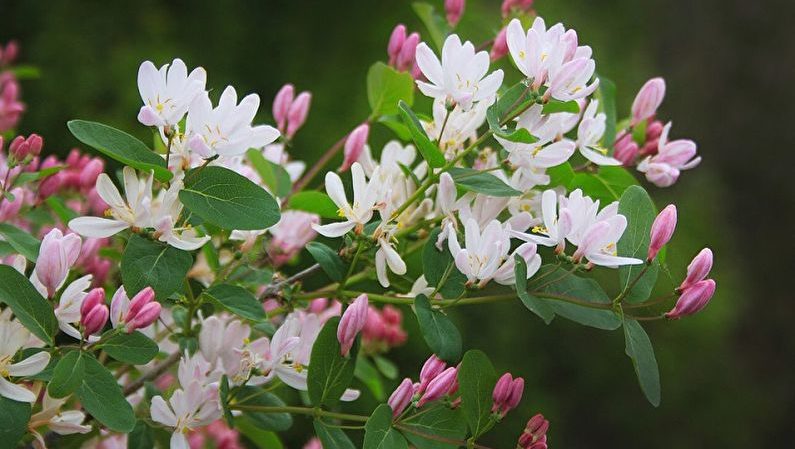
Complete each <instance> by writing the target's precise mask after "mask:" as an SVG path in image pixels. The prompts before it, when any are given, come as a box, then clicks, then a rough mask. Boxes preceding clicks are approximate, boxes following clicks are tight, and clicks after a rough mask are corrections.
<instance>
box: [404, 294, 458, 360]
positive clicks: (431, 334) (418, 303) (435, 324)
mask: <svg viewBox="0 0 795 449" xmlns="http://www.w3.org/2000/svg"><path fill="white" fill-rule="evenodd" d="M414 312H415V313H416V314H417V321H418V322H419V324H420V330H421V331H422V336H423V338H425V343H427V344H428V347H429V348H430V349H431V351H433V352H434V353H435V354H436V355H437V356H439V358H440V359H442V360H445V361H447V362H451V363H454V362H456V361H457V360H458V358H459V357H461V333H459V332H458V328H456V327H455V324H453V322H452V321H450V318H448V317H447V315H445V314H444V313H442V312H441V311H439V310H435V309H433V308H432V307H431V302H430V301H429V300H428V297H427V296H425V295H418V296H417V298H416V299H415V300H414Z"/></svg>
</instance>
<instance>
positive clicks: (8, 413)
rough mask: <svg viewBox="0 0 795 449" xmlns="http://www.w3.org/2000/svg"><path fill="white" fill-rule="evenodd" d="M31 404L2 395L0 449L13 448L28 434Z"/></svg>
mask: <svg viewBox="0 0 795 449" xmlns="http://www.w3.org/2000/svg"><path fill="white" fill-rule="evenodd" d="M30 411H31V410H30V404H28V403H27V402H17V401H12V400H11V399H8V398H6V397H4V396H3V395H0V447H3V448H13V447H17V443H19V440H21V439H22V437H23V436H25V434H26V433H27V432H28V422H29V421H30Z"/></svg>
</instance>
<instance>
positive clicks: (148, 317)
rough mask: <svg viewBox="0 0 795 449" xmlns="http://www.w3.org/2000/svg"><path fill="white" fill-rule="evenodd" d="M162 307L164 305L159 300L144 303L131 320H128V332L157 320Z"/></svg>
mask: <svg viewBox="0 0 795 449" xmlns="http://www.w3.org/2000/svg"><path fill="white" fill-rule="evenodd" d="M131 305H132V303H131ZM161 309H162V306H161V305H160V303H159V302H150V303H148V304H146V305H144V306H143V307H142V308H141V310H139V311H138V313H137V314H136V315H135V316H134V317H133V318H132V319H131V320H130V321H127V332H128V333H129V332H132V331H134V330H136V329H143V328H145V327H148V326H149V325H151V324H152V323H154V322H155V321H157V319H158V318H159V317H160V310H161Z"/></svg>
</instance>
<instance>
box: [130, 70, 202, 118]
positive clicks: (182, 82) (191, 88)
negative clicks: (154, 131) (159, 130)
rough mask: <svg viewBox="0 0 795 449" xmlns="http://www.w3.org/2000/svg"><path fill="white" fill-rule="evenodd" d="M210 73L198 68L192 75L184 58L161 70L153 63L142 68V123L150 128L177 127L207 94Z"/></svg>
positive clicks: (140, 77) (139, 72)
mask: <svg viewBox="0 0 795 449" xmlns="http://www.w3.org/2000/svg"><path fill="white" fill-rule="evenodd" d="M206 82H207V72H205V71H204V69H203V68H201V67H198V68H196V69H193V71H191V72H190V74H188V68H187V67H186V66H185V63H184V62H182V60H181V59H175V60H174V61H173V62H172V63H171V64H170V65H169V64H164V65H163V66H162V67H160V70H158V69H157V68H156V67H155V65H154V64H152V62H151V61H145V62H144V63H142V64H141V66H140V67H139V68H138V91H139V92H140V93H141V99H142V100H143V102H144V105H143V106H142V107H141V110H140V112H138V121H139V122H141V123H142V124H144V125H146V126H158V127H162V126H175V125H177V124H179V122H180V120H182V117H184V116H185V113H186V112H187V111H188V107H189V106H190V104H191V102H193V100H194V99H195V98H196V97H197V96H198V95H200V94H201V93H202V92H204V86H205V84H206Z"/></svg>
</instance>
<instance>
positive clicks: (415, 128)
mask: <svg viewBox="0 0 795 449" xmlns="http://www.w3.org/2000/svg"><path fill="white" fill-rule="evenodd" d="M399 109H400V117H401V119H403V123H404V124H405V125H406V127H407V128H408V129H409V132H410V133H411V140H413V141H414V144H415V145H416V146H417V150H419V152H420V154H422V157H423V158H424V159H425V160H426V161H428V165H430V166H431V167H433V168H439V167H441V166H443V165H444V164H445V162H447V161H446V160H445V158H444V155H443V154H442V151H441V150H440V149H439V147H438V146H437V145H436V144H435V143H433V142H431V139H430V138H428V135H427V134H425V130H424V129H423V128H422V124H421V123H420V119H418V118H417V116H416V115H415V114H414V111H412V110H411V107H410V106H409V105H408V104H406V103H405V102H404V101H401V102H400V103H399Z"/></svg>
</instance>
